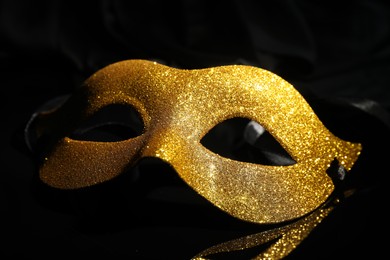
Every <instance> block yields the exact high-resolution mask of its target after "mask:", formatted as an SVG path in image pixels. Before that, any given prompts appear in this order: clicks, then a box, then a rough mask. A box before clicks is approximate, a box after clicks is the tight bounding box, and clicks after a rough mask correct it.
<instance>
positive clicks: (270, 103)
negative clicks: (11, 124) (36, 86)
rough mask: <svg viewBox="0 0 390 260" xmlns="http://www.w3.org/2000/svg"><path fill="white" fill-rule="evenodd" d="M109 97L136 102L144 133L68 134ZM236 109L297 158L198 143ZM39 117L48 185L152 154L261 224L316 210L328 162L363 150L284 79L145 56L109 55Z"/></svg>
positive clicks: (106, 175) (325, 187)
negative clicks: (251, 155)
mask: <svg viewBox="0 0 390 260" xmlns="http://www.w3.org/2000/svg"><path fill="white" fill-rule="evenodd" d="M111 104H122V105H128V106H131V107H133V108H135V109H136V110H137V111H138V113H139V114H140V115H141V118H142V121H143V124H144V130H143V132H142V133H141V134H140V135H139V136H136V137H134V138H130V139H127V140H123V141H118V142H96V141H82V140H75V139H72V138H70V133H71V132H72V131H73V130H74V128H75V127H77V125H79V124H80V123H81V122H83V121H85V120H87V118H89V117H91V116H92V115H94V114H95V113H97V112H98V111H99V110H101V109H102V108H104V107H106V106H108V105H111ZM235 117H243V118H247V119H250V120H253V121H256V122H258V123H259V124H260V125H261V126H263V127H264V128H265V129H266V130H267V131H268V132H269V133H270V134H271V135H272V136H273V137H274V138H275V139H276V140H277V141H278V142H279V143H280V144H281V146H282V147H283V148H284V149H285V150H286V151H287V152H288V154H289V155H290V156H291V157H292V158H293V159H294V160H295V162H296V163H295V164H293V165H287V166H270V165H261V164H255V163H247V162H241V161H235V160H232V159H229V158H225V157H222V156H220V155H218V154H216V153H214V152H212V151H210V150H208V149H207V148H206V147H204V146H203V145H202V144H201V143H200V140H201V139H202V138H203V137H204V136H205V135H206V134H207V133H208V132H209V131H210V130H211V129H212V128H213V127H214V126H215V125H216V124H218V123H220V122H223V121H224V120H227V119H230V118H235ZM40 124H41V126H40V129H41V130H40V131H41V132H43V133H44V132H50V133H55V135H56V142H55V144H54V145H53V147H52V149H50V151H49V152H48V153H47V154H46V155H45V159H44V161H43V163H42V165H41V167H40V170H39V174H40V178H41V180H42V181H43V182H45V183H47V184H48V185H50V186H52V187H55V188H60V189H77V188H82V187H87V186H91V185H95V184H98V183H102V182H105V181H108V180H110V179H112V178H114V177H116V176H118V175H120V174H121V173H123V172H124V171H125V170H126V169H128V168H129V167H132V166H134V165H135V164H136V163H137V162H138V161H139V160H140V159H141V158H145V157H157V158H160V159H162V160H163V161H165V162H167V163H168V164H169V165H171V166H172V167H173V168H174V169H175V171H176V172H177V174H178V175H179V176H180V177H181V178H182V179H183V180H184V181H185V182H186V183H187V184H188V185H189V186H190V187H192V188H193V189H194V190H195V191H196V192H197V193H198V194H200V195H201V196H203V197H204V198H206V199H207V200H208V201H210V202H211V203H212V204H213V205H215V206H216V207H218V208H220V209H221V210H223V211H225V212H226V213H228V214H230V215H232V216H234V217H236V218H238V219H241V220H245V221H249V222H255V223H267V224H269V223H278V222H282V221H288V220H292V219H295V218H298V217H302V216H304V215H305V214H308V213H310V212H312V211H313V210H315V209H317V208H318V207H319V206H320V205H321V204H322V203H324V202H325V201H326V200H327V199H328V198H329V196H330V195H331V193H332V192H333V191H334V189H335V186H334V183H333V181H332V179H331V177H329V175H328V174H327V173H326V170H327V169H328V168H329V167H330V164H331V162H332V161H333V160H334V159H337V161H338V162H339V163H340V165H341V166H343V167H344V168H345V169H346V170H347V171H349V170H350V169H351V168H352V166H353V164H354V163H355V161H356V160H357V158H358V157H359V154H360V152H361V149H362V146H361V145H360V144H359V143H352V142H348V141H345V140H341V139H340V138H338V137H336V136H335V135H333V134H332V133H331V132H330V131H329V130H328V129H327V128H326V127H325V126H324V125H323V124H322V122H321V121H320V120H319V118H318V117H317V116H316V114H315V113H314V112H313V110H312V109H311V107H310V106H309V104H308V103H307V102H306V101H305V99H304V98H303V97H302V96H301V95H300V94H299V92H298V91H297V90H296V89H295V88H294V87H293V86H292V85H291V84H289V83H288V82H287V81H285V80H284V79H282V78H281V77H279V76H277V75H276V74H273V73H271V72H269V71H267V70H263V69H261V68H256V67H252V66H246V65H227V66H220V67H212V68H204V69H193V70H185V69H177V68H172V67H169V66H166V65H162V64H159V63H156V62H152V61H147V60H127V61H121V62H117V63H114V64H111V65H109V66H107V67H105V68H102V69H101V70H99V71H97V72H96V73H95V74H93V75H92V76H91V77H90V78H88V79H87V80H86V81H85V83H84V84H83V85H82V86H81V87H80V88H78V89H76V91H75V92H74V93H73V95H72V96H71V97H70V98H69V99H68V100H67V101H66V102H65V103H64V104H63V105H62V106H61V107H60V108H59V109H57V110H55V111H54V112H52V113H47V114H45V115H43V116H42V118H41V123H40Z"/></svg>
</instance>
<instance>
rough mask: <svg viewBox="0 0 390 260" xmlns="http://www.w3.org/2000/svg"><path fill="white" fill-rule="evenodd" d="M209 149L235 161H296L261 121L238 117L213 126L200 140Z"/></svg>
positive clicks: (287, 163) (273, 162)
mask: <svg viewBox="0 0 390 260" xmlns="http://www.w3.org/2000/svg"><path fill="white" fill-rule="evenodd" d="M200 143H201V144H202V145H203V146H204V147H206V148H207V149H209V150H210V151H212V152H214V153H216V154H219V155H221V156H223V157H226V158H230V159H233V160H236V161H241V162H249V163H256V164H262V165H272V166H281V165H293V164H295V163H296V161H295V160H294V159H293V158H292V157H291V156H290V155H289V154H288V153H287V151H286V150H285V149H284V148H283V147H282V146H281V145H280V144H279V142H278V141H276V139H275V138H274V137H273V136H272V135H271V134H270V133H269V132H267V131H266V129H264V128H263V127H262V126H261V125H260V124H259V123H257V122H255V121H251V120H249V119H247V118H241V117H235V118H231V119H227V120H225V121H223V122H221V123H219V124H218V125H216V126H214V127H213V128H212V129H211V130H210V131H209V132H208V133H207V134H206V135H205V136H204V137H203V138H202V139H201V141H200Z"/></svg>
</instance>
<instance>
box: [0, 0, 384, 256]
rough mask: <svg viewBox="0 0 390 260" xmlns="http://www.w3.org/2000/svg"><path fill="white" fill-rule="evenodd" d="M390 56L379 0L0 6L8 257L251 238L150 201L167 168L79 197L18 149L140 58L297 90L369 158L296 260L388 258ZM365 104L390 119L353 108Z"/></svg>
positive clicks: (154, 250) (0, 206)
mask: <svg viewBox="0 0 390 260" xmlns="http://www.w3.org/2000/svg"><path fill="white" fill-rule="evenodd" d="M389 43H390V7H389V6H388V2H387V1H379V0H375V1H373V0H360V1H359V0H357V1H310V0H299V1H298V0H295V1H293V0H288V1H283V0H277V1H238V0H228V1H204V0H202V1H194V0H182V1H178V0H177V1H151V0H144V1H121V0H118V1H103V0H100V1H93V2H92V1H91V2H89V1H77V2H76V1H59V0H54V1H39V2H38V1H27V0H24V1H23V0H18V1H15V0H13V1H0V73H1V74H0V76H1V78H0V91H1V102H0V108H1V122H2V123H1V125H2V127H1V130H0V131H1V132H0V133H1V135H0V136H1V157H0V158H1V165H0V174H1V175H0V236H1V241H2V242H1V243H0V257H1V258H2V259H10V258H13V259H14V258H15V257H20V258H21V259H24V258H34V257H51V258H55V259H68V258H70V257H89V258H90V259H93V258H96V257H103V258H110V259H125V258H126V259H189V258H190V257H192V256H193V255H195V254H196V253H198V252H200V251H201V250H203V249H205V248H207V247H209V246H211V245H213V244H216V243H219V242H222V241H224V240H226V239H232V238H234V237H237V236H239V235H240V234H244V233H246V234H249V233H251V232H254V231H255V230H256V226H253V225H246V224H242V223H237V222H236V221H235V220H231V219H230V218H229V217H227V216H222V215H220V213H219V212H216V211H215V210H213V209H211V208H207V207H206V206H205V205H206V204H207V203H205V202H204V201H201V199H198V198H194V195H193V194H191V192H190V191H185V194H184V195H183V194H180V193H179V192H178V193H177V197H179V198H181V199H182V202H180V203H177V204H175V203H171V204H169V203H168V204H164V203H163V204H159V203H157V202H156V201H150V200H148V199H145V196H144V195H145V194H147V192H145V190H149V189H151V188H150V187H155V186H158V185H160V184H161V183H163V184H164V183H166V182H167V180H166V179H164V178H165V177H162V176H164V175H162V174H160V173H161V171H164V172H165V171H166V172H168V171H169V170H166V169H165V168H161V167H160V166H159V167H155V168H153V165H152V166H148V165H147V164H146V165H145V167H146V169H147V170H148V171H150V172H152V173H150V174H149V177H145V178H140V179H141V181H138V182H135V183H134V180H132V179H131V178H129V177H123V178H121V179H119V180H117V181H114V182H113V183H110V184H105V185H102V186H99V187H97V188H92V189H87V190H83V191H72V192H60V191H56V190H52V189H50V188H48V187H45V186H44V185H42V184H40V183H39V180H37V176H36V174H37V172H36V171H37V168H36V167H37V166H36V165H35V160H34V156H32V154H30V153H29V151H28V150H27V148H26V147H25V144H24V141H23V128H24V126H25V124H26V122H27V121H28V119H29V117H30V116H31V114H32V113H33V111H34V110H35V109H36V108H37V107H39V106H40V105H41V104H42V103H43V102H45V101H47V100H48V99H50V98H52V97H55V96H57V95H61V94H68V93H70V92H71V91H72V90H73V89H74V88H76V87H78V86H79V85H80V84H81V83H82V82H83V81H84V80H85V79H86V78H87V77H88V76H89V75H90V74H91V73H93V72H95V71H96V70H97V69H99V68H102V67H103V66H105V65H108V64H110V63H112V62H115V61H119V60H125V59H134V58H137V59H138V58H142V59H152V60H156V61H159V62H162V63H164V64H167V65H170V66H175V67H179V68H203V67H210V66H217V65H226V64H249V65H253V66H258V67H262V68H265V69H268V70H270V71H272V72H275V73H277V74H278V75H280V76H282V77H283V78H285V79H286V80H287V81H289V82H291V83H293V85H294V86H295V87H296V88H297V89H298V90H299V91H300V92H301V93H302V94H303V95H304V96H305V97H307V99H308V101H309V103H310V104H311V105H312V106H313V109H315V111H316V113H318V115H319V116H320V118H321V119H322V120H323V122H324V123H325V124H326V126H327V127H329V128H330V129H331V130H332V131H333V132H334V133H335V134H337V135H338V136H340V137H342V138H344V139H346V140H350V141H359V142H362V143H363V145H365V146H364V147H365V154H364V155H362V158H361V159H359V162H358V164H357V165H356V167H354V169H353V172H351V175H352V174H354V176H355V177H352V180H351V185H353V186H354V187H358V190H359V192H357V194H356V195H355V196H353V197H351V198H349V199H347V200H346V201H345V203H342V204H341V205H340V206H339V207H338V208H337V209H336V210H335V211H334V212H333V213H332V214H331V215H330V216H329V217H328V218H326V219H325V220H324V222H323V223H321V224H320V225H319V226H318V227H317V228H316V229H315V230H314V231H313V232H312V234H311V235H310V236H309V237H308V238H307V239H306V240H305V241H304V242H303V243H302V244H301V245H300V246H299V247H298V248H297V249H296V250H295V251H294V252H293V253H292V254H291V255H290V256H288V258H289V259H378V258H381V259H383V257H382V256H385V255H386V254H387V251H388V250H387V243H386V241H387V240H388V239H387V235H388V233H387V231H385V229H388V215H387V213H386V212H387V208H388V201H387V198H386V197H385V196H387V185H386V180H385V178H387V175H388V173H389V166H388V154H389V151H388V148H389V125H386V119H385V118H386V117H387V114H386V113H388V110H389V109H390V88H389V83H390V76H389V75H390V63H389V62H390V44H389ZM366 99H368V100H371V101H373V102H375V103H376V104H378V105H379V106H380V107H381V109H383V110H375V111H374V112H373V113H371V112H370V113H367V112H365V111H368V110H367V109H365V110H361V109H357V108H356V106H351V102H350V101H351V100H355V101H361V100H366ZM366 108H367V107H366ZM369 111H373V110H369ZM378 111H379V112H378ZM378 115H379V117H378ZM148 167H149V168H148ZM153 172H158V173H157V174H154V173H153ZM169 174H171V173H169ZM169 174H167V176H168V175H169ZM173 175H174V174H173ZM173 175H172V174H171V175H169V176H170V177H169V178H171V179H175V177H174V176H173ZM167 178H168V177H167ZM132 181H133V182H132ZM174 181H175V182H176V183H177V182H180V180H174ZM176 191H177V190H174V191H173V194H175V192H176ZM198 200H199V201H198ZM233 259H245V258H244V254H242V255H240V254H237V255H235V256H234V258H233Z"/></svg>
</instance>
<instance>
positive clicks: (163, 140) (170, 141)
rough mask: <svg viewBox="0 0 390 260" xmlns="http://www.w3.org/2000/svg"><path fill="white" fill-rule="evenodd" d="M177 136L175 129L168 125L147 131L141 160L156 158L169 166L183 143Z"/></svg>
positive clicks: (178, 133)
mask: <svg viewBox="0 0 390 260" xmlns="http://www.w3.org/2000/svg"><path fill="white" fill-rule="evenodd" d="M179 135H180V132H178V129H177V127H174V126H173V125H172V124H169V123H168V124H167V123H166V124H161V125H158V126H156V127H154V128H153V129H151V130H149V131H148V133H147V135H146V136H145V139H144V145H143V147H142V149H141V156H140V158H141V160H142V158H148V157H149V158H158V159H160V160H162V161H164V162H167V163H169V164H170V163H171V161H172V159H173V158H174V157H175V154H176V153H177V152H179V151H180V149H181V148H180V147H181V146H182V142H183V141H182V138H180V137H179Z"/></svg>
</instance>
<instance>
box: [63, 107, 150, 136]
mask: <svg viewBox="0 0 390 260" xmlns="http://www.w3.org/2000/svg"><path fill="white" fill-rule="evenodd" d="M143 130H144V123H143V120H142V118H141V116H140V114H139V113H138V111H137V110H136V109H135V108H134V107H132V106H129V105H122V104H112V105H109V106H106V107H103V108H102V109H100V110H99V111H98V112H96V113H95V114H94V115H92V116H91V117H90V118H88V119H87V120H86V121H84V122H83V123H82V124H81V125H80V126H78V127H77V128H76V129H75V130H74V131H73V132H72V134H71V135H70V136H69V137H70V138H72V139H75V140H82V141H95V142H117V141H123V140H127V139H130V138H134V137H137V136H139V135H141V134H142V133H143Z"/></svg>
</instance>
